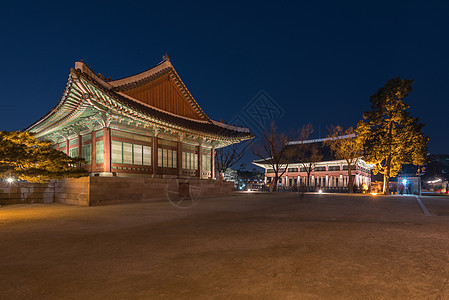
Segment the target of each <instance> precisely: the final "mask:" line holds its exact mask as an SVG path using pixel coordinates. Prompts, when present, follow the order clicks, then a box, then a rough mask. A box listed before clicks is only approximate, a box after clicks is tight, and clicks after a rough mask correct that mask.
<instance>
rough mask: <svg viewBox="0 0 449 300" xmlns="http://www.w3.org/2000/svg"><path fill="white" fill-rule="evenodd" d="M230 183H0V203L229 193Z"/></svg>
mask: <svg viewBox="0 0 449 300" xmlns="http://www.w3.org/2000/svg"><path fill="white" fill-rule="evenodd" d="M233 190H234V184H233V183H232V182H226V181H220V180H205V179H162V178H134V177H83V178H77V179H75V178H70V179H64V180H60V181H54V182H50V183H23V182H19V183H18V182H13V183H7V182H0V204H18V203H53V202H56V203H64V204H70V205H80V206H97V205H110V204H122V203H135V202H151V201H165V200H167V201H168V200H169V199H174V198H179V197H190V196H194V197H197V198H198V197H210V196H223V195H228V194H231V193H232V192H233Z"/></svg>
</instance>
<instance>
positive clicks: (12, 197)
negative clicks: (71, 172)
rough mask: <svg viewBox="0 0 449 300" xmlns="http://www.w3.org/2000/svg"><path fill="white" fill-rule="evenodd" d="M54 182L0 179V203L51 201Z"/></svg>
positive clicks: (53, 193) (52, 200) (53, 194)
mask: <svg viewBox="0 0 449 300" xmlns="http://www.w3.org/2000/svg"><path fill="white" fill-rule="evenodd" d="M54 196H55V183H54V182H49V183H29V182H17V181H14V182H11V183H9V182H5V181H0V205H6V204H25V203H53V202H54Z"/></svg>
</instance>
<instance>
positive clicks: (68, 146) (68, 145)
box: [65, 138, 70, 155]
mask: <svg viewBox="0 0 449 300" xmlns="http://www.w3.org/2000/svg"><path fill="white" fill-rule="evenodd" d="M65 145H66V146H65V154H67V155H69V153H70V149H69V148H70V142H69V138H67V140H66V141H65Z"/></svg>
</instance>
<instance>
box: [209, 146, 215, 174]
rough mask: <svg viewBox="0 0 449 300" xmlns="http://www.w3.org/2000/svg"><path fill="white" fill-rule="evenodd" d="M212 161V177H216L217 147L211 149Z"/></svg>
mask: <svg viewBox="0 0 449 300" xmlns="http://www.w3.org/2000/svg"><path fill="white" fill-rule="evenodd" d="M210 153H211V158H210V159H211V162H210V164H211V165H210V177H212V178H213V179H215V148H212V149H210Z"/></svg>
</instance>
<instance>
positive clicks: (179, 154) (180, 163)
mask: <svg viewBox="0 0 449 300" xmlns="http://www.w3.org/2000/svg"><path fill="white" fill-rule="evenodd" d="M177 159H178V161H177V166H178V177H181V176H182V143H181V142H180V141H178V155H177Z"/></svg>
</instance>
